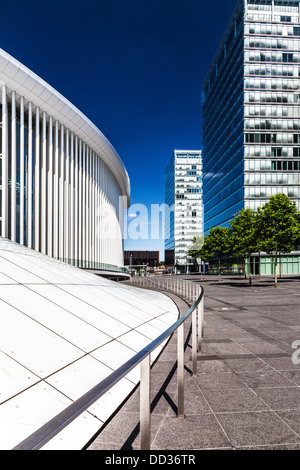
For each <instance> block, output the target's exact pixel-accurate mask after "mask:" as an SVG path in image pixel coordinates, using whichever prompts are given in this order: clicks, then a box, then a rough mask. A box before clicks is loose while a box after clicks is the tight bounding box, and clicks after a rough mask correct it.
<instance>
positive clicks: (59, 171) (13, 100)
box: [0, 85, 124, 267]
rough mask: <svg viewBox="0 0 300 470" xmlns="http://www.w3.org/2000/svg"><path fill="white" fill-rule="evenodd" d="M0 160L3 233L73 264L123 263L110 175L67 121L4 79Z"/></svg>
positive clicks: (118, 192) (116, 201)
mask: <svg viewBox="0 0 300 470" xmlns="http://www.w3.org/2000/svg"><path fill="white" fill-rule="evenodd" d="M1 160H2V185H1V188H0V189H1V192H2V203H1V232H0V233H1V236H2V237H6V238H10V239H11V240H12V241H17V242H19V243H20V244H22V245H27V246H28V247H30V248H33V249H35V250H37V251H40V252H41V253H44V254H47V255H49V256H53V257H55V258H58V259H61V260H64V261H67V262H69V263H71V264H73V265H75V266H83V267H84V266H87V267H97V265H96V264H95V263H106V264H111V265H116V266H121V265H123V251H122V234H121V228H120V220H122V217H123V212H122V211H123V209H124V206H123V205H122V198H121V197H120V196H121V190H120V188H119V185H118V183H117V181H116V179H115V177H114V175H113V174H112V172H111V171H110V170H109V168H108V167H107V165H106V164H105V163H104V162H103V161H102V159H101V157H100V156H99V155H98V154H97V153H96V151H95V149H93V148H91V147H90V146H88V145H87V144H86V143H85V142H84V141H83V140H82V139H81V138H79V137H78V136H77V135H75V134H74V132H72V126H71V125H70V128H68V127H67V126H65V125H64V124H61V123H60V122H59V121H57V120H56V119H55V117H54V116H49V115H48V114H47V113H46V111H44V110H42V109H40V108H39V107H35V106H34V105H33V104H32V103H31V102H27V101H25V99H24V97H17V95H16V93H15V92H14V91H13V92H9V91H8V90H7V87H6V85H2V154H1ZM120 204H121V205H120ZM119 206H120V207H119ZM119 212H120V214H119ZM121 212H122V213H121Z"/></svg>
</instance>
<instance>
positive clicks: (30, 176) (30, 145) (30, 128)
mask: <svg viewBox="0 0 300 470" xmlns="http://www.w3.org/2000/svg"><path fill="white" fill-rule="evenodd" d="M27 144H28V155H27V245H28V246H29V248H32V247H33V243H32V212H33V198H32V179H33V125H32V103H29V105H28V142H27Z"/></svg>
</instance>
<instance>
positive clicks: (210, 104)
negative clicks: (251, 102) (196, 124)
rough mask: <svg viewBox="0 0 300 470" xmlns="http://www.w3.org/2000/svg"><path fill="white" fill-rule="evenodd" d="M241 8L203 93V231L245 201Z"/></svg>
mask: <svg viewBox="0 0 300 470" xmlns="http://www.w3.org/2000/svg"><path fill="white" fill-rule="evenodd" d="M242 12H243V8H242V5H239V8H237V10H236V11H235V14H234V17H233V18H232V20H231V22H230V25H229V27H228V29H227V31H226V34H225V36H224V38H223V41H222V44H221V45H220V48H219V50H218V53H217V55H216V58H215V61H214V63H213V64H212V66H211V68H210V71H209V73H208V75H207V77H206V80H205V83H204V86H203V93H202V119H203V127H202V134H203V154H202V155H203V202H204V231H205V232H207V231H209V229H210V228H212V227H214V226H216V225H221V226H222V225H226V224H227V222H228V220H229V219H230V218H231V217H232V215H233V214H235V213H237V212H238V211H239V210H240V209H241V208H242V207H243V204H244V174H243V173H244V120H243V115H244V81H243V75H244V47H243V37H244V28H243V16H242Z"/></svg>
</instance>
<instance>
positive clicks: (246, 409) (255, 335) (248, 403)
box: [88, 276, 300, 450]
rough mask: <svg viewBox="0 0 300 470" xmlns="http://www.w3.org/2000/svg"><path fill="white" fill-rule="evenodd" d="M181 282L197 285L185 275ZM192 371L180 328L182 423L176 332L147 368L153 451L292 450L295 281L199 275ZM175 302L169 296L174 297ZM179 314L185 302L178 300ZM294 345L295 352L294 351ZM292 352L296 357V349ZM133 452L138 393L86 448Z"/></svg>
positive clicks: (295, 440) (299, 315)
mask: <svg viewBox="0 0 300 470" xmlns="http://www.w3.org/2000/svg"><path fill="white" fill-rule="evenodd" d="M189 280H193V281H195V282H200V279H199V278H197V277H194V276H189ZM201 283H202V285H203V287H204V289H205V309H204V311H205V322H204V339H203V344H202V350H201V352H200V353H199V354H198V374H197V377H193V376H192V374H191V337H190V325H189V324H188V325H186V330H185V333H186V338H187V339H186V350H185V357H186V369H185V418H184V419H178V418H177V416H176V412H177V397H176V395H177V379H176V348H177V338H176V335H174V336H173V337H172V338H171V340H170V342H169V343H168V346H167V348H166V349H165V351H164V352H163V353H162V355H161V356H160V359H159V361H158V362H157V363H156V365H155V366H154V368H153V370H152V374H151V380H152V387H151V395H152V414H151V441H152V442H151V449H152V450H195V449H199V450H201V449H206V450H210V449H222V450H234V449H235V450H239V449H253V450H256V449H268V450H269V449H270V450H272V449H274V450H275V449H276V450H299V449H300V388H299V385H300V363H299V364H298V362H300V361H299V360H298V359H300V354H297V352H298V351H297V349H296V348H295V346H296V345H295V344H294V343H295V342H296V341H299V346H298V347H300V289H299V287H300V278H299V277H284V278H282V279H280V280H279V283H278V288H277V289H275V288H274V282H273V279H272V278H267V277H266V278H265V277H264V278H262V280H259V279H258V277H254V279H253V285H252V286H251V287H250V286H249V285H248V280H245V279H243V278H238V277H235V278H234V277H225V276H224V277H223V278H222V279H221V282H218V278H217V277H216V276H204V277H203V280H202V281H201ZM173 298H174V297H173ZM176 301H177V302H178V306H179V308H180V309H181V311H186V310H187V304H186V302H185V301H183V300H180V299H178V298H177V299H176ZM293 345H294V347H293ZM299 351H300V350H299ZM137 449H139V389H137V390H136V391H135V392H134V394H133V395H132V396H131V397H130V398H129V400H128V401H127V402H126V403H125V404H124V406H123V407H122V408H121V410H120V411H119V412H118V413H117V414H116V416H115V417H114V418H113V419H112V420H111V422H110V423H109V424H108V425H107V426H106V428H105V429H104V430H103V431H102V433H101V434H100V435H99V436H98V437H97V438H96V440H95V441H94V442H93V443H92V444H90V446H89V447H88V450H137Z"/></svg>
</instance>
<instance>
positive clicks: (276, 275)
mask: <svg viewBox="0 0 300 470" xmlns="http://www.w3.org/2000/svg"><path fill="white" fill-rule="evenodd" d="M277 255H278V242H276V253H275V285H274V287H275V289H276V288H277V278H278V274H277V265H278V263H277Z"/></svg>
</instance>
